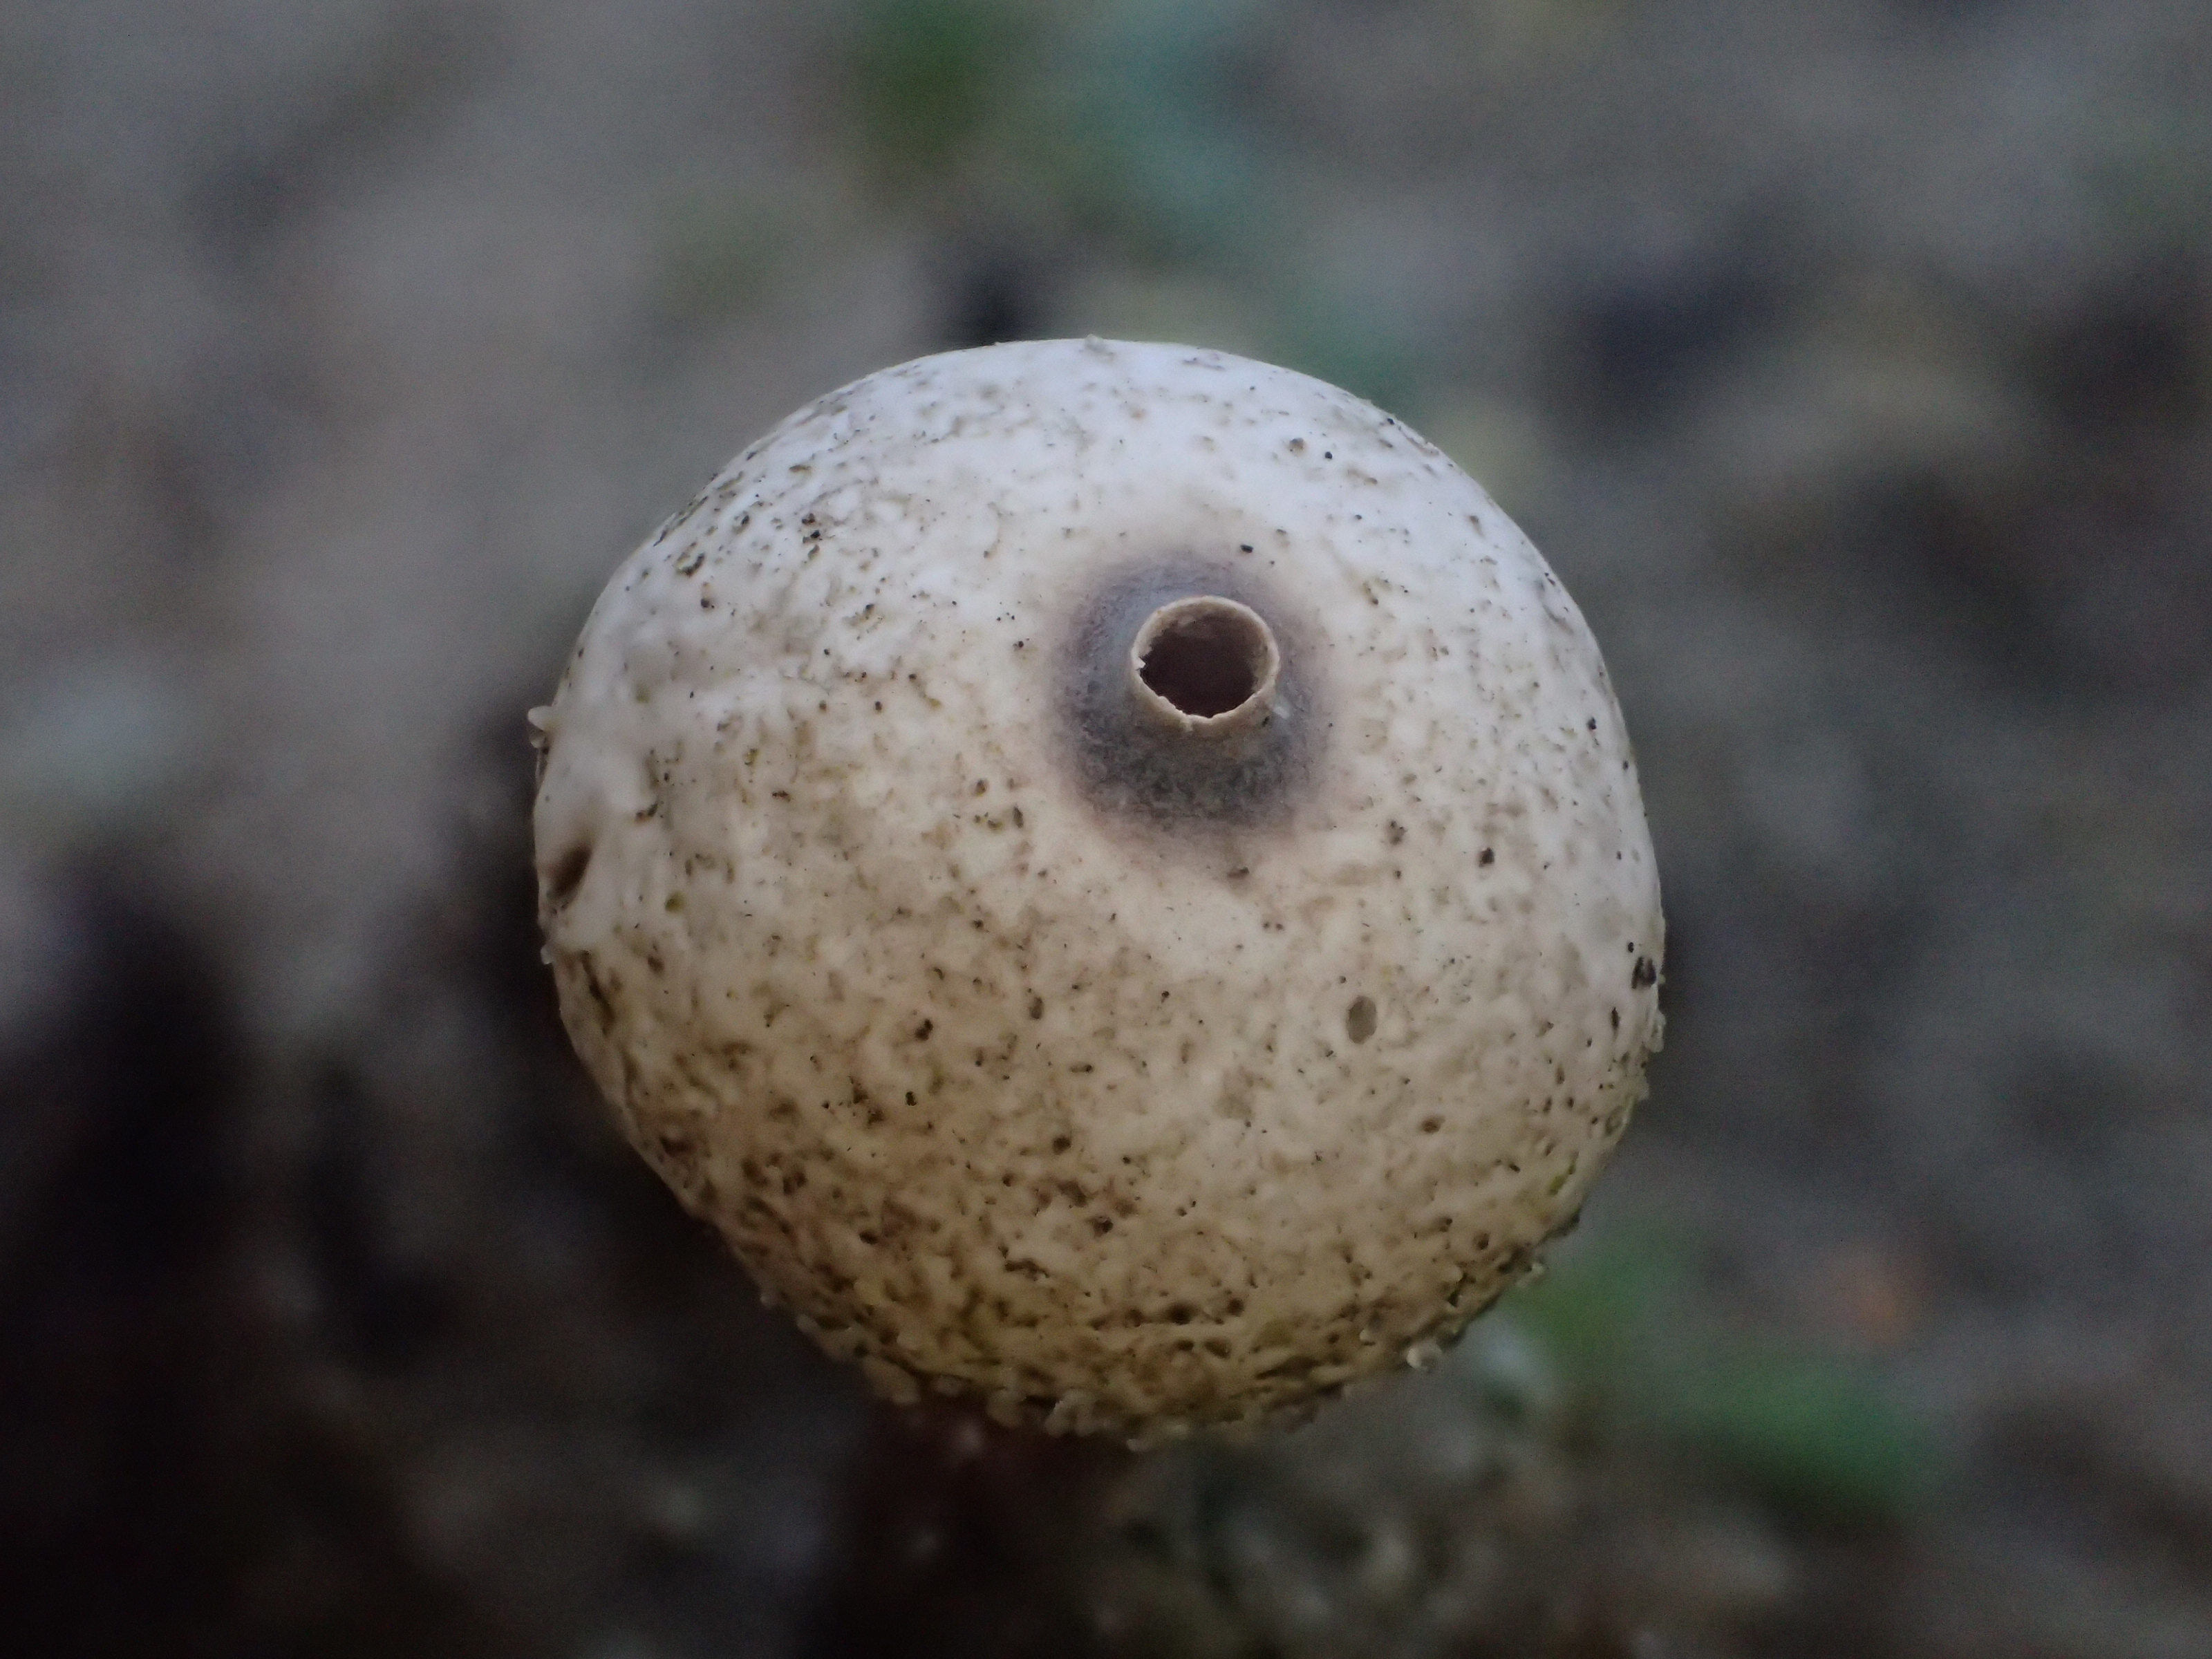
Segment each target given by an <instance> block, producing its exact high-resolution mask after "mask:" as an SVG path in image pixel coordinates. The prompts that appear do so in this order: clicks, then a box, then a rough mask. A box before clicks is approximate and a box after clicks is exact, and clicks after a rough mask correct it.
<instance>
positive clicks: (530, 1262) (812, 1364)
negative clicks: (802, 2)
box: [0, 0, 2212, 1659]
mask: <svg viewBox="0 0 2212 1659" xmlns="http://www.w3.org/2000/svg"><path fill="white" fill-rule="evenodd" d="M0 89H3V90H4V95H0V1630H5V1631H6V1632H8V1637H7V1645H8V1646H9V1650H15V1651H21V1652H24V1653H38V1654H40V1655H52V1656H75V1655H87V1656H91V1655H115V1656H121V1655H141V1654H144V1655H154V1654H160V1655H173V1654H200V1653H206V1654H221V1655H225V1656H258V1655H266V1656H270V1659H276V1656H291V1655H318V1656H319V1655H329V1656H334V1659H335V1656H349V1659H350V1656H363V1659H366V1656H376V1655H398V1654H402V1653H404V1654H410V1655H411V1654H419V1653H430V1654H439V1655H445V1654H453V1655H463V1656H467V1655H481V1656H485V1659H509V1656H515V1659H520V1656H538V1655H562V1656H575V1659H661V1656H665V1659H693V1656H701V1659H703V1656H762V1659H835V1656H840V1655H846V1654H860V1653H869V1654H874V1653H885V1652H893V1653H914V1654H924V1653H928V1654H936V1653H943V1654H963V1655H975V1656H993V1655H1025V1654H1051V1655H1053V1656H1055V1659H1079V1656H1085V1655H1099V1656H1111V1655H1164V1656H1194V1659H1195V1656H1205V1659H1217V1656H1218V1659H1232V1656H1233V1659H1278V1656H1279V1659H1306V1656H1315V1659H1318V1656H1336V1655H1361V1656H1366V1655H1383V1656H1401V1655H1402V1656H1432V1655H1433V1656H1446V1655H1452V1656H1456V1655H1469V1656H1489V1655H1508V1654H1510V1655H1533V1654H1547V1655H1562V1656H1589V1659H1677V1656H1679V1659H1692V1656H1715V1659H1726V1656H1752V1655H1765V1654H1773V1655H1785V1654H1786V1655H1825V1654H1834V1655H1844V1654H1849V1655H1853V1656H1882V1655H1896V1656H1904V1655H1929V1656H1941V1659H1983V1656H1987V1659H1998V1656H2008V1659H2009V1656H2047V1659H2075V1656H2080V1659H2091V1656H2098V1659H2105V1656H2113V1659H2136V1656H2141V1659H2169V1656H2170V1659H2190V1656H2202V1655H2205V1654H2212V1081H2208V1075H2212V1074H2208V1070H2207V1067H2206V1065H2205V1062H2204V1059H2203V1048H2204V1032H2205V1031H2206V1030H2207V1029H2208V1027H2209V1026H2212V11H2208V10H2206V9H2203V8H2200V7H2191V6H2184V5H2176V4H2172V3H2160V0H2108V3H2103V4H2099V5H2095V6H2086V7H2085V6H2080V5H2074V4H2066V3H2061V0H1972V3H1968V0H1948V3H1947V0H1849V3H1838V4H1834V5H1827V6H1820V7H1810V8H1802V9H1801V8H1790V7H1774V6H1767V5H1760V4H1758V3H1753V0H1685V3H1679V4H1672V5H1664V6H1662V5H1658V4H1654V3H1639V0H1218V3H1210V4H1195V3H1188V0H1186V3H1181V4H1176V3H1170V0H1098V3H1093V4H1077V3H1074V0H1060V3H1026V4H1025V3H1017V0H837V3H831V4H824V5H821V6H809V7H777V6H771V5H766V4H748V3H738V0H633V3H629V4H626V5H624V6H623V7H620V8H613V7H607V6H601V5H591V4H580V3H574V0H541V3H534V4H529V5H524V4H521V3H515V0H505V3H502V0H462V3H441V4H431V3H420V0H346V3H334V4H328V5H318V6H301V5H287V4H282V3H277V0H195V3H190V4H185V5H179V6H173V7H166V6H165V7H153V6H146V5H143V4H131V3H121V0H77V3H70V4H62V3H41V0H13V3H9V4H5V5H0ZM1086 332H1092V333H1099V334H1106V335H1120V336H1127V337H1145V338H1163V339H1175V340H1183V341H1189V342H1193V343H1202V344H1210V345H1218V346H1223V347H1226V348H1228V349H1234V350H1240V351H1244V352H1247V353H1249V354H1251V355H1254V356H1261V357H1266V358H1269V359H1272V360H1274V361H1278V362H1287V363H1289V364H1291V365H1292V366H1294V367H1297V368H1304V369H1307V370H1309V371H1310V372H1312V373H1314V374H1319V375H1322V376H1323V377H1324V378H1328V379H1330V380H1336V381H1338V382H1340V383H1341V384H1344V385H1346V386H1350V387H1351V388H1352V390H1354V391H1357V392H1361V393H1363V394H1364V395H1366V396H1368V397H1370V398H1375V399H1376V400H1377V401H1378V402H1380V403H1382V404H1384V405H1385V406H1386V407H1388V408H1389V409H1390V410H1392V411H1393V412H1394V413H1396V414H1398V415H1400V416H1403V417H1405V418H1406V419H1407V420H1409V421H1410V422H1413V424H1415V425H1416V426H1418V427H1419V428H1421V429H1422V430H1423V431H1425V433H1426V434H1427V435H1429V436H1430V437H1431V438H1433V439H1434V440H1435V441H1437V442H1438V443H1439V444H1441V445H1442V446H1443V447H1444V448H1445V449H1446V450H1448V451H1449V452H1450V453H1453V454H1454V455H1455V456H1456V457H1457V458H1458V459H1460V460H1461V461H1462V463H1463V464H1464V465H1467V466H1468V470H1469V471H1473V472H1474V474H1475V475H1476V476H1477V477H1479V478H1480V479H1481V480H1483V482H1484V483H1486V484H1487V485H1488V486H1489V487H1490V488H1491V489H1492V491H1493V493H1495V494H1496V495H1498V498H1499V500H1500V501H1501V502H1502V503H1503V504H1504V506H1505V507H1507V509H1508V510H1509V511H1510V512H1511V513H1513V514H1514V515H1515V516H1516V518H1517V519H1518V520H1520V522H1521V523H1522V526H1524V527H1525V528H1526V529H1528V532H1529V533H1530V534H1531V536H1532V537H1533V538H1534V539H1535V541H1536V542H1537V544H1538V545H1539V546H1541V548H1542V549H1543V550H1545V552H1546V553H1547V556H1549V557H1550V559H1551V560H1552V562H1553V564H1554V565H1555V567H1556V568H1558V569H1559V573H1560V574H1561V575H1562V577H1563V578H1564V579H1565V580H1566V582H1567V584H1568V586H1570V587H1571V589H1572V591H1573V592H1575V594H1576V596H1577V599H1579V600H1580V602H1581V604H1582V605H1583V609H1584V610H1585V611H1586V612H1587V613H1588V614H1589V617H1590V620H1591V622H1592V624H1593V626H1594V627H1595V629H1596V632H1597V634H1598V636H1599V638H1600V640H1601V641H1602V643H1603V644H1604V646H1605V648H1606V651H1607V658H1608V660H1609V662H1610V664H1611V666H1612V670H1613V676H1614V679H1615V682H1616V684H1617V686H1618V689H1619V690H1620V696H1621V701H1622V703H1623V706H1624V708H1625V709H1626V713H1627V715H1628V718H1629V721H1630V724H1631V726H1632V729H1633V731H1634V732H1635V733H1636V735H1637V738H1638V743H1639V745H1640V759H1641V763H1642V768H1643V774H1644V787H1645V791H1646V794H1647V800H1648V805H1649V806H1650V811H1651V815H1652V821H1653V829H1654V833H1655V836H1656V839H1657V841H1658V843H1659V848H1660V853H1661V859H1662V873H1663V879H1664V883H1665V888H1666V893H1667V899H1668V915H1669V920H1670V924H1671V939H1670V944H1671V945H1672V949H1671V950H1670V951H1669V959H1668V985H1667V1003H1668V1010H1669V1016H1670V1022H1671V1023H1670V1028H1669V1041H1668V1048H1667V1052H1666V1053H1665V1054H1664V1056H1663V1057H1662V1060H1661V1062H1660V1064H1659V1066H1658V1069H1657V1072H1656V1076H1655V1079H1654V1083H1655V1089H1654V1095H1653V1097H1652V1099H1651V1100H1650V1103H1648V1104H1647V1106H1646V1107H1645V1108H1644V1111H1643V1113H1642V1115H1640V1117H1639V1119H1638V1126H1637V1127H1636V1129H1635V1131H1634V1133H1632V1134H1631V1136H1630V1137H1629V1139H1628V1140H1627V1142H1626V1146H1624V1149H1623V1152H1622V1154H1621V1157H1620V1160H1619V1162H1618V1164H1617V1165H1616V1167H1615V1169H1614V1170H1613V1172H1612V1173H1611V1174H1610V1175H1609V1176H1607V1179H1606V1180H1605V1181H1604V1182H1602V1183H1601V1186H1600V1188H1599V1191H1598V1194H1597V1197H1596V1200H1595V1202H1594V1204H1593V1206H1592V1207H1591V1210H1590V1212H1589V1217H1588V1220H1587V1225H1584V1226H1583V1229H1582V1230H1581V1232H1580V1233H1579V1234H1578V1235H1577V1237H1575V1238H1574V1239H1573V1240H1571V1241H1570V1242H1569V1243H1567V1244H1566V1245H1565V1246H1564V1247H1563V1248H1561V1249H1559V1251H1557V1252H1556V1253H1555V1256H1554V1259H1553V1261H1551V1262H1550V1263H1549V1264H1548V1265H1547V1273H1545V1274H1544V1276H1543V1277H1542V1278H1541V1280H1540V1281H1539V1282H1536V1283H1534V1284H1532V1285H1530V1286H1528V1288H1526V1289H1525V1290H1523V1291H1519V1292H1516V1295H1515V1296H1514V1297H1512V1298H1511V1299H1510V1300H1509V1302H1508V1303H1507V1304H1506V1305H1505V1306H1504V1308H1503V1309H1502V1310H1499V1311H1498V1312H1497V1313H1495V1314H1493V1315H1492V1316H1489V1317H1487V1318H1486V1319H1485V1320H1484V1321H1482V1322H1480V1324H1479V1325H1478V1326H1477V1327H1476V1328H1475V1329H1474V1332H1473V1333H1472V1334H1470V1336H1469V1337H1468V1340H1466V1341H1465V1342H1463V1343H1462V1345H1461V1346H1459V1347H1458V1348H1457V1349H1455V1351H1454V1352H1452V1353H1450V1354H1449V1355H1448V1356H1447V1357H1446V1358H1444V1359H1443V1361H1442V1362H1441V1363H1440V1364H1438V1365H1437V1366H1436V1367H1435V1368H1434V1369H1433V1370H1430V1371H1428V1372H1426V1373H1425V1374H1423V1375H1420V1376H1411V1375H1409V1376H1406V1377H1404V1378H1402V1379H1400V1380H1397V1381H1395V1382H1393V1383H1389V1384H1388V1385H1387V1386H1384V1387H1382V1388H1380V1389H1376V1390H1375V1391H1374V1392H1373V1393H1371V1394H1370V1395H1366V1396H1364V1397H1362V1398H1359V1399H1356V1400H1353V1401H1350V1402H1347V1403H1346V1404H1344V1405H1341V1406H1340V1407H1335V1408H1334V1409H1332V1410H1331V1411H1328V1412H1327V1413H1324V1414H1323V1415H1322V1417H1321V1418H1320V1419H1319V1420H1318V1421H1316V1423H1315V1424H1314V1425H1311V1426H1310V1427H1308V1428H1305V1429H1304V1430H1301V1431H1297V1432H1295V1433H1290V1434H1285V1435H1281V1436H1277V1437H1267V1438H1264V1439H1261V1440H1257V1441H1254V1442H1252V1443H1235V1444H1230V1443H1202V1444H1194V1445H1186V1446H1182V1447H1178V1448H1175V1449H1169V1450H1165V1451H1160V1452H1156V1453H1152V1454H1148V1455H1143V1456H1133V1455H1128V1454H1126V1453H1123V1452H1121V1451H1120V1450H1119V1449H1114V1448H1109V1447H1098V1446H1071V1445H1069V1444H1067V1443H1048V1442H1042V1441H1038V1442H1030V1441H1026V1440H1022V1439H1018V1438H1015V1437H1010V1436H1006V1435H1003V1434H999V1433H997V1432H996V1431H987V1430H985V1429H984V1428H982V1427H981V1426H979V1425H977V1424H976V1423H975V1422H973V1421H971V1420H969V1419H963V1418H961V1417H959V1416H957V1414H952V1413H926V1414H908V1415H902V1414H899V1413H890V1412H888V1411H885V1410H881V1409H878V1408H876V1407H871V1406H869V1405H868V1404H866V1402H865V1401H864V1400H863V1399H862V1397H861V1394H860V1389H859V1388H858V1385H857V1384H856V1383H855V1382H854V1380H853V1379H852V1378H851V1377H849V1376H847V1375H846V1374H845V1373H844V1372H842V1370H837V1369H836V1368H834V1367H832V1366H830V1365H829V1364H827V1363H826V1362H824V1361H823V1360H821V1359H820V1358H817V1356H816V1355H815V1354H814V1353H813V1352H812V1351H811V1349H809V1348H808V1347H807V1346H806V1345H805V1343H804V1341H803V1340H801V1339H800V1338H799V1336H798V1335H797V1334H796V1333H795V1332H793V1330H791V1329H790V1328H788V1327H787V1324H786V1323H785V1322H784V1321H783V1320H782V1319H781V1317H779V1316H775V1315H771V1314H769V1313H766V1312H764V1311H763V1310H761V1309H760V1307H759V1306H758V1304H757V1297H755V1295H754V1293H753V1292H752V1291H751V1289H750V1286H749V1285H747V1284H746V1283H745V1281H744V1279H743V1277H742V1275H741V1274H740V1273H738V1271H737V1270H736V1269H735V1267H732V1265H730V1264H729V1263H728V1262H727V1261H726V1260H725V1259H724V1257H723V1256H722V1255H721V1253H720V1249H719V1248H718V1247H717V1246H715V1245H714V1243H712V1242H711V1241H710V1240H708V1238H707V1237H704V1236H703V1235H702V1233H701V1231H699V1230H698V1229H697V1228H696V1227H695V1226H694V1225H692V1224H690V1222H688V1221H686V1220H685V1219H684V1218H682V1217H681V1216H680V1215H679V1213H678V1211H677V1208H676V1206H675V1205H674V1203H673V1202H672V1200H670V1199H669V1198H668V1197H667V1196H666V1195H665V1194H664V1193H663V1192H662V1190H661V1189H660V1188H659V1185H658V1183H657V1182H654V1180H653V1178H652V1177H651V1176H649V1175H648V1174H647V1172H646V1171H645V1170H643V1169H642V1167H641V1165H640V1164H638V1163H637V1161H636V1160H635V1158H632V1157H631V1156H630V1155H629V1152H627V1150H626V1149H624V1148H623V1147H622V1146H620V1145H619V1144H618V1142H617V1139H616V1138H615V1137H614V1135H613V1133H611V1130H609V1129H608V1128H607V1127H605V1124H604V1123H603V1121H602V1120H601V1116H600V1114H599V1108H598V1104H597V1103H596V1101H595V1100H594V1099H593V1098H592V1093H591V1090H590V1087H589V1085H588V1084H587V1083H586V1081H585V1080H584V1079H583V1078H582V1076H581V1074H580V1071H579V1069H578V1068H577V1067H576V1066H575V1065H574V1062H573V1061H572V1060H571V1059H570V1057H569V1054H568V1047H567V1044H566V1042H565V1040H564V1039H563V1037H562V1033H561V1031H560V1029H559V1024H558V1021H557V1019H556V1017H555V1014H554V1012H553V1009H552V1005H551V995H550V986H549V985H548V983H547V980H546V977H545V975H544V972H543V970H542V969H541V968H540V966H539V963H538V939H537V934H536V930H535V921H534V918H533V915H532V903H533V890H532V878H531V876H530V872H529V863H528V846H527V842H528V826H527V807H528V796H529V791H530V783H531V780H530V759H529V751H528V749H527V747H526V744H525V742H524V736H523V725H522V718H521V717H522V713H523V711H524V709H525V708H527V707H528V706H529V705H530V704H531V703H532V702H535V701H538V700H541V699H542V698H543V697H544V695H545V693H546V692H547V690H549V689H550V686H551V684H552V683H553V680H554V678H555V677H556V674H557V672H558V671H559V667H560V664H561V662H562V658H563V655H564V653H565V652H566V650H567V647H568V643H569V641H570V640H571V639H572V638H573V636H574V631H575V629H576V628H577V626H578V625H579V624H580V622H581V619H582V617H583V614H584V611H585V609H586V607H587V606H588V605H589V603H590V601H591V599H592V596H593V595H594V593H595V592H597V590H598V587H599V584H600V583H601V581H602V580H604V579H605V575H606V574H607V573H608V571H609V570H610V569H611V568H612V566H613V564H614V563H615V562H616V561H617V559H618V558H619V557H620V556H622V555H623V554H624V553H626V552H627V551H628V550H629V548H630V547H631V546H632V545H634V544H635V543H636V542H637V541H638V540H639V539H641V538H642V537H643V535H644V534H645V533H646V532H647V530H648V529H649V528H650V526H652V525H653V523H654V522H655V521H656V520H658V519H659V517H660V516H661V515H662V514H663V513H665V511H666V510H667V509H668V508H669V507H671V506H672V505H673V504H675V503H677V502H679V501H682V500H684V498H685V497H686V496H687V495H689V494H690V491H691V490H692V489H694V488H695V487H696V484H697V483H698V481H699V480H701V479H702V478H704V477H707V476H708V474H709V473H710V472H711V471H713V470H714V468H715V467H716V466H717V465H720V463H721V462H722V461H723V460H724V459H726V457H727V456H728V455H729V454H730V453H733V452H734V451H735V450H737V449H738V447H741V446H742V445H743V444H744V443H745V442H746V441H749V440H750V438H751V437H753V436H754V435H757V433H758V432H759V431H761V430H762V429H763V428H765V427H766V426H768V425H769V423H770V422H772V421H774V420H775V419H776V418H778V417H779V416H781V415H782V414H784V413H785V412H786V411H787V410H789V409H791V408H793V407H795V406H796V405H798V404H800V403H802V402H804V401H805V400H806V399H807V398H811V397H812V396H814V395H816V394H817V393H819V392H823V391H825V390H828V389H829V388H830V387H832V386H836V385H837V384H839V383H841V382H842V381H844V380H848V379H850V378H852V377H854V376H855V375H858V374H863V373H865V372H866V371H868V370H870V369H872V368H878V367H881V366H884V365H885V364H888V363H890V362H896V361H898V360H900V359H902V358H905V357H908V356H915V355H917V354H919V353H921V352H924V351H927V350H932V349H941V348H945V347H950V346H959V345H969V344H975V343H983V342H987V341H993V340H999V339H1006V338H1016V337H1027V336H1043V335H1066V334H1082V333H1086Z"/></svg>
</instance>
